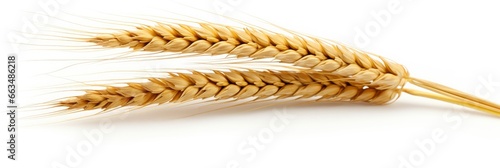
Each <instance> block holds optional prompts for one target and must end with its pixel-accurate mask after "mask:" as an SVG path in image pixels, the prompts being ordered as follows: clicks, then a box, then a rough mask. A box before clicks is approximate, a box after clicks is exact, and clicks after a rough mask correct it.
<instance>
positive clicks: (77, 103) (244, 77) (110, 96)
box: [59, 70, 399, 110]
mask: <svg viewBox="0 0 500 168" xmlns="http://www.w3.org/2000/svg"><path fill="white" fill-rule="evenodd" d="M398 94H399V92H398V90H395V89H391V90H377V89H374V88H366V87H365V88H363V87H356V86H352V85H348V84H345V83H342V82H338V81H336V80H331V79H329V76H328V74H324V73H316V74H315V73H306V72H273V71H262V72H256V71H236V70H231V71H229V72H221V71H214V72H211V73H202V72H196V71H195V72H193V73H176V74H171V76H170V77H168V78H150V79H149V82H145V83H128V86H125V87H111V86H110V87H107V88H106V89H103V90H92V91H87V92H86V93H85V94H84V95H81V96H76V97H74V98H71V99H68V100H65V101H61V102H60V103H59V106H65V107H67V108H68V109H72V110H78V109H80V110H93V109H103V110H108V109H113V108H117V107H124V106H147V105H152V104H163V103H167V102H185V101H189V100H194V99H205V98H215V99H216V100H221V99H245V98H250V97H255V98H257V99H259V98H268V97H276V98H288V97H297V98H311V97H315V98H317V99H318V100H319V99H321V100H330V101H358V102H369V103H374V104H383V103H387V102H389V101H391V100H393V99H394V98H395V97H396V96H397V95H398Z"/></svg>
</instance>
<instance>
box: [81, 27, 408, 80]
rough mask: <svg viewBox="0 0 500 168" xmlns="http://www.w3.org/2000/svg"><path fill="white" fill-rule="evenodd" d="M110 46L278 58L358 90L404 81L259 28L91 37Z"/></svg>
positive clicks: (337, 50)
mask: <svg viewBox="0 0 500 168" xmlns="http://www.w3.org/2000/svg"><path fill="white" fill-rule="evenodd" d="M88 41H89V42H93V43H95V44H97V45H101V46H104V47H129V48H132V49H134V50H143V51H165V52H181V53H205V54H211V55H218V54H230V55H236V56H239V57H242V56H247V57H251V58H255V59H258V58H275V59H277V60H279V61H281V62H283V63H292V64H294V65H296V66H300V67H305V68H310V69H313V70H317V71H322V72H331V73H332V74H335V75H337V76H339V78H344V79H346V80H351V81H355V82H353V83H351V84H352V85H356V86H360V87H361V86H365V85H368V86H370V87H374V88H375V89H379V90H385V89H395V88H397V87H400V86H402V85H403V83H404V79H405V77H407V76H408V73H407V71H406V70H405V68H404V67H403V66H402V65H399V64H397V63H394V62H391V61H388V60H386V59H384V58H378V57H377V58H373V56H370V55H369V54H367V53H364V52H361V51H357V50H354V49H351V48H348V47H345V46H343V45H338V44H332V43H327V42H322V41H320V40H318V39H314V38H303V37H299V36H285V35H282V34H277V33H272V32H268V31H264V30H258V29H254V28H244V29H240V28H234V27H230V26H221V25H216V24H208V23H200V24H199V26H189V25H185V24H178V25H177V24H161V23H159V24H158V25H156V26H142V27H137V29H136V30H131V31H122V32H117V33H114V34H100V35H96V36H95V37H93V38H90V39H88Z"/></svg>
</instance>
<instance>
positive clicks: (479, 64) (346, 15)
mask: <svg viewBox="0 0 500 168" xmlns="http://www.w3.org/2000/svg"><path fill="white" fill-rule="evenodd" d="M46 1H48V0H31V1H27V0H25V1H9V2H4V3H8V4H4V5H2V9H1V10H0V11H1V12H2V14H1V15H0V16H1V17H2V26H1V28H2V34H1V35H2V39H4V40H2V47H1V50H2V51H1V52H0V53H1V54H2V55H4V56H6V55H7V54H8V53H11V52H13V50H12V47H11V44H10V43H8V39H7V37H6V36H7V34H8V33H9V32H10V33H12V32H16V31H19V30H20V28H21V27H22V25H23V19H28V20H29V19H30V16H32V15H33V13H30V12H43V10H42V8H41V7H40V5H39V3H40V2H46ZM139 3H140V4H139ZM183 3H185V4H186V5H188V6H192V7H196V8H200V9H204V10H207V11H211V12H220V11H219V10H217V8H215V7H214V4H215V5H219V6H220V5H221V4H226V5H227V6H226V9H231V10H228V11H226V12H222V13H223V14H224V15H225V16H229V17H235V18H238V17H239V16H240V15H241V13H242V11H244V12H245V13H248V14H249V15H252V16H255V17H258V18H261V19H264V20H267V21H269V22H270V23H273V24H276V25H279V26H281V27H285V28H288V29H291V30H295V31H297V32H301V33H306V34H311V35H315V36H321V37H324V38H328V39H333V40H336V41H340V42H343V43H346V44H348V45H351V46H357V47H360V48H361V49H363V50H367V51H370V52H374V53H377V54H380V55H383V56H385V57H387V58H390V59H392V60H394V61H396V62H399V63H401V64H403V65H406V67H407V68H408V69H409V70H410V73H411V74H412V76H415V77H420V78H425V79H428V80H432V81H435V82H439V83H442V84H445V85H448V86H452V87H454V88H457V89H459V90H463V91H466V92H469V93H472V94H476V95H478V96H481V97H484V98H487V99H490V100H492V101H494V102H500V72H499V71H498V61H497V57H498V56H500V52H499V50H498V46H499V45H500V41H499V39H500V31H498V30H500V25H499V24H498V20H500V18H499V16H500V10H498V7H499V4H497V3H496V2H495V1H487V0H476V1H451V0H448V1H431V0H413V1H410V0H399V1H398V0H376V1H374V0H350V1H337V0H331V1H321V0H307V1H269V0H252V1H243V0H209V1H199V2H194V1H185V2H183ZM393 3H396V4H399V5H397V9H398V10H397V11H396V12H393V13H391V14H390V17H391V19H390V21H388V22H387V23H385V22H380V21H377V19H376V17H375V16H374V15H373V14H372V13H373V12H374V13H380V12H387V11H389V8H390V7H388V6H389V4H393ZM170 4H171V2H169V1H150V0H140V1H124V2H121V1H120V2H119V1H103V0H100V1H94V0H92V1H90V0H88V1H85V2H82V1H78V2H77V1H74V0H68V2H67V3H66V4H63V5H61V6H60V8H61V10H62V11H66V12H71V11H72V10H76V9H94V10H97V11H103V12H110V13H118V14H125V15H126V14H127V11H129V10H135V11H136V12H137V11H138V12H141V11H144V12H147V11H149V10H150V9H149V8H148V7H153V6H154V7H155V8H160V9H161V8H163V7H165V8H166V9H168V7H169V5H170ZM178 10H179V9H178ZM180 11H184V12H185V13H183V14H189V15H192V16H197V15H199V16H201V15H203V12H200V11H197V10H196V9H189V8H185V9H180ZM120 12H121V13H120ZM165 17H168V14H165ZM212 19H213V20H211V21H217V18H216V17H213V18H212ZM243 21H245V20H243ZM382 24H383V25H382ZM367 25H372V26H373V25H382V26H380V30H379V31H377V32H372V34H371V36H370V37H369V40H370V42H369V43H367V44H366V45H361V44H359V43H357V42H356V41H355V37H356V36H357V33H359V32H357V31H356V29H357V28H359V29H360V30H361V31H365V27H366V26H367ZM371 30H372V31H373V29H371ZM21 56H22V55H21ZM2 58H4V59H1V60H2V61H5V60H6V59H5V57H2ZM27 59H35V58H27ZM20 64H21V67H22V68H21V70H20V71H21V72H20V73H21V75H23V74H24V75H25V76H30V74H32V73H35V72H37V71H38V70H40V69H39V68H43V67H47V66H46V65H45V66H40V67H34V66H23V65H22V64H23V62H21V63H20ZM2 65H5V63H3V64H2ZM19 82H20V85H26V86H32V87H33V86H36V83H37V82H42V81H38V80H37V81H34V80H30V78H22V77H21V79H20V81H19ZM0 90H2V93H4V94H3V95H5V94H6V93H5V89H0ZM21 92H23V91H21ZM4 97H6V96H4ZM29 99H30V98H29V97H22V98H21V100H20V102H28V101H29ZM2 102H6V99H2ZM2 107H5V106H2ZM246 108H247V109H250V110H242V109H241V108H238V109H229V110H224V111H222V112H210V113H204V114H200V115H196V116H192V117H176V116H177V115H179V114H176V113H181V112H182V111H174V110H170V111H169V110H168V107H167V108H166V109H163V110H162V111H158V108H157V109H156V111H154V110H150V112H145V113H132V114H131V115H129V116H127V117H125V118H124V119H120V118H111V123H110V127H111V128H112V129H111V130H106V129H102V127H100V126H99V123H100V122H101V121H103V120H104V119H94V120H93V121H84V122H70V123H64V124H56V125H49V126H32V127H21V128H20V129H19V139H18V145H19V148H18V156H17V158H18V159H17V160H16V161H11V160H8V159H6V155H5V154H2V155H1V159H0V165H1V166H0V167H9V168H10V167H19V168H20V167H23V168H25V167H42V168H43V167H47V168H49V167H50V168H52V167H57V166H54V165H57V164H60V165H63V166H59V167H93V168H97V167H213V168H215V167H219V168H220V167H228V165H231V164H233V163H237V164H238V165H237V166H236V167H394V168H397V167H401V166H403V165H404V163H405V162H406V161H407V162H409V163H408V165H404V166H406V167H499V166H500V161H499V159H498V158H499V157H500V144H499V143H498V142H500V133H499V132H500V119H499V118H495V117H491V116H488V115H481V114H478V113H476V112H473V111H468V110H464V109H462V108H458V107H455V106H453V105H450V104H446V103H441V102H437V101H433V100H426V99H423V98H417V97H412V96H410V95H407V94H404V95H402V96H401V98H400V99H399V100H398V101H397V102H395V103H394V104H391V105H388V106H369V105H359V104H330V103H321V104H305V105H290V104H288V105H276V106H274V107H264V108H259V109H256V107H253V106H247V107H246ZM159 109H161V108H159ZM252 109H254V110H252ZM276 113H279V114H283V113H286V114H288V115H287V116H286V117H288V118H287V119H284V120H283V119H282V120H275V119H276V117H277V115H276ZM1 117H2V120H1V124H0V125H1V126H2V127H6V125H7V124H6V122H5V121H6V119H5V118H4V117H6V115H4V114H2V115H1ZM274 121H277V122H276V123H275V122H274ZM282 121H287V122H285V123H283V122H282ZM21 122H22V121H21ZM273 123H274V124H276V126H283V127H282V129H278V130H276V129H274V131H272V129H271V128H273V127H272V126H270V124H273ZM5 129H6V128H1V130H4V131H2V134H1V135H2V138H0V139H1V140H2V141H4V140H5V139H6V138H7V133H6V131H5ZM269 130H271V134H266V133H269ZM103 131H105V133H104V132H103ZM85 132H94V133H95V132H99V133H102V134H103V136H102V137H103V139H102V141H101V142H100V143H98V144H92V145H91V146H90V147H91V148H90V150H87V151H88V153H81V152H77V154H78V155H81V157H80V158H79V159H78V160H76V161H75V160H74V163H75V164H74V165H70V164H69V163H68V162H67V160H66V159H67V158H68V157H71V156H73V154H72V153H71V152H69V151H73V150H77V149H78V148H79V147H81V146H80V145H82V144H87V143H89V142H91V140H92V139H89V138H88V137H86V136H85ZM439 133H441V134H442V135H441V136H439V137H440V138H437V139H436V136H435V135H433V134H439ZM264 134H265V135H272V138H270V137H264V141H262V140H259V136H260V135H264ZM255 137H256V138H257V140H256V141H257V143H259V144H260V145H258V146H259V147H258V148H256V147H253V146H252V145H249V144H248V143H249V139H252V138H255ZM433 137H434V139H433ZM419 143H426V144H427V146H425V147H424V148H421V147H419V145H418V144H419ZM1 144H3V145H1V146H2V147H0V149H2V151H4V149H5V148H6V144H5V142H2V143H1ZM429 144H434V145H429ZM240 149H243V151H241V150H240ZM426 149H430V150H429V151H428V150H426ZM245 151H246V152H248V151H255V154H256V155H255V157H251V156H252V155H251V154H248V153H245ZM4 153H6V152H5V151H4Z"/></svg>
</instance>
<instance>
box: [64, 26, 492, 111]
mask: <svg viewBox="0 0 500 168" xmlns="http://www.w3.org/2000/svg"><path fill="white" fill-rule="evenodd" d="M91 35H92V36H91V37H87V38H78V40H82V41H85V42H87V43H92V44H94V45H95V46H100V47H103V48H130V49H131V50H132V51H133V52H141V51H146V52H158V53H171V54H191V55H220V54H226V55H233V56H236V57H247V58H253V59H261V58H273V59H275V60H278V61H279V62H280V63H281V64H287V65H294V66H296V67H301V69H295V70H289V71H272V70H268V71H258V70H251V69H250V70H227V71H215V70H214V71H212V72H200V71H196V70H193V71H192V73H170V75H169V76H167V77H164V78H156V77H152V78H149V82H145V83H127V86H124V87H114V86H108V87H107V88H105V89H102V90H88V91H86V93H84V94H82V95H76V96H74V97H72V98H69V99H67V100H63V101H60V102H57V103H56V104H55V105H56V106H57V107H66V108H67V110H95V109H98V110H104V111H105V110H110V109H116V108H119V107H125V106H138V107H142V106H148V105H154V104H163V103H169V102H185V101H189V100H195V99H206V98H215V100H222V99H236V100H238V99H245V98H250V97H254V98H255V100H257V99H261V98H268V97H275V98H288V97H296V98H311V97H313V98H315V100H326V101H343V102H368V103H373V104H386V103H390V102H393V101H394V100H395V99H397V98H398V97H399V95H400V94H401V93H402V92H405V93H408V94H411V95H416V96H422V97H427V98H432V99H436V100H440V101H445V102H449V103H454V104H458V105H462V106H466V107H469V108H473V109H477V110H480V111H484V112H488V113H490V114H494V115H500V106H499V105H497V104H495V103H492V102H489V101H486V100H482V99H479V98H477V97H474V96H472V95H469V94H466V93H463V92H460V91H457V90H455V89H451V88H448V87H446V86H443V85H439V84H436V83H433V82H430V81H426V80H422V79H418V78H413V77H411V76H410V75H409V73H408V71H407V70H406V68H405V67H404V66H402V65H400V64H398V63H395V62H393V61H390V60H388V59H386V58H383V57H381V56H378V55H374V54H371V53H367V52H363V51H360V50H357V49H354V48H350V47H347V46H344V45H342V44H338V43H335V42H332V41H328V40H322V39H319V38H314V37H310V36H301V35H298V34H292V35H288V34H286V35H285V34H280V33H275V32H271V31H267V30H264V29H259V28H255V27H247V28H238V27H232V26H225V25H220V24H213V23H201V22H199V23H197V25H188V24H182V23H175V22H166V23H156V25H141V26H137V28H136V29H134V30H120V31H116V32H114V33H99V32H95V33H91ZM167 58H168V57H165V59H167ZM407 83H411V84H413V85H416V86H419V87H421V88H423V89H426V90H428V92H425V91H420V90H414V89H408V88H405V86H406V85H405V84H407Z"/></svg>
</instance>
